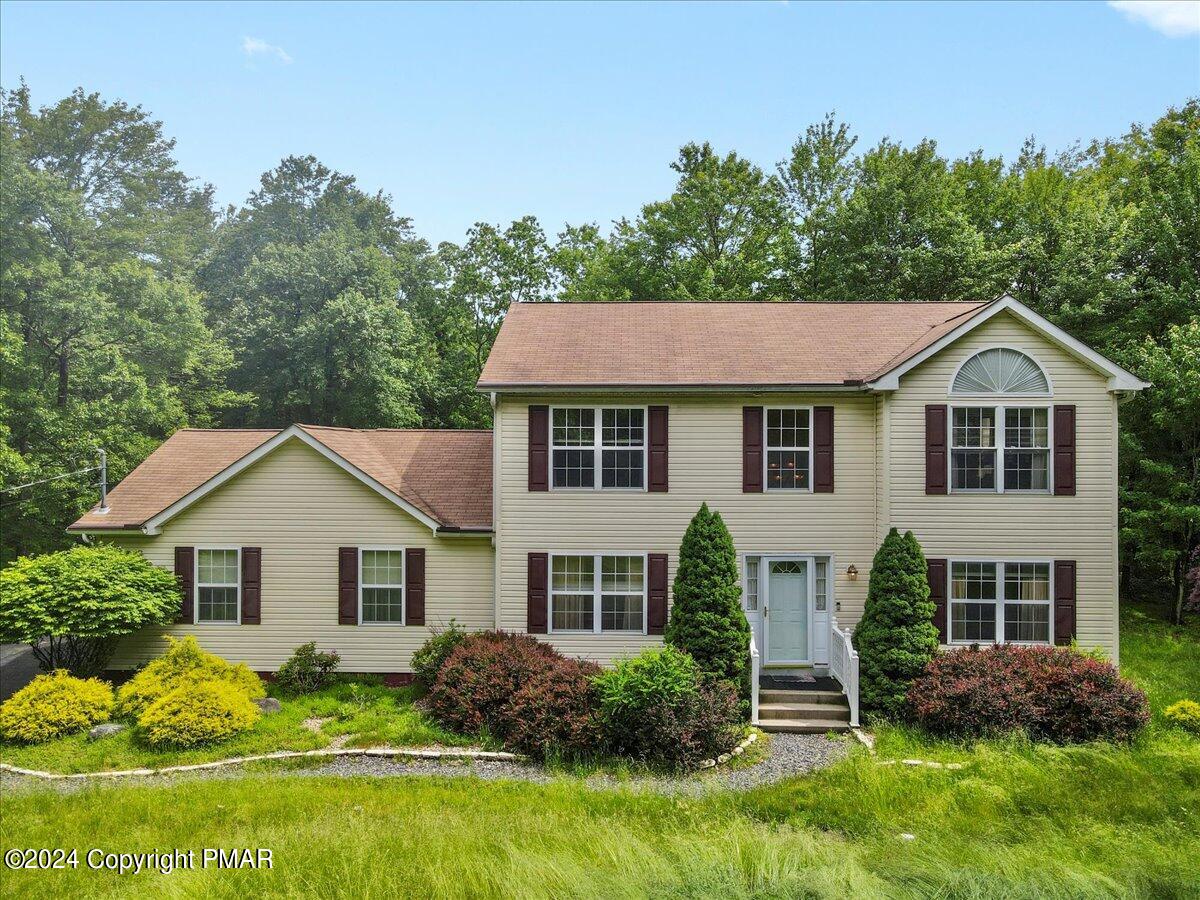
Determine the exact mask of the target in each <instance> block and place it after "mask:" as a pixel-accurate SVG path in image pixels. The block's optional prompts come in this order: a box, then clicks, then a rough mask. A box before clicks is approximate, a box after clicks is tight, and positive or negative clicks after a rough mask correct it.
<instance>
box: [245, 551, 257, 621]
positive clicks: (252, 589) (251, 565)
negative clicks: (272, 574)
mask: <svg viewBox="0 0 1200 900" xmlns="http://www.w3.org/2000/svg"><path fill="white" fill-rule="evenodd" d="M261 601H262V548H261V547H243V548H242V624H243V625H257V624H259V622H260V618H259V615H260V605H261Z"/></svg>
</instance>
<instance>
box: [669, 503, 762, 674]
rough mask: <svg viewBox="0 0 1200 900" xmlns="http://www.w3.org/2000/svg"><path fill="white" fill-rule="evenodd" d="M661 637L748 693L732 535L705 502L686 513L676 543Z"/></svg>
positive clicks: (746, 642) (745, 630)
mask: <svg viewBox="0 0 1200 900" xmlns="http://www.w3.org/2000/svg"><path fill="white" fill-rule="evenodd" d="M673 590H674V602H673V603H672V606H671V618H670V621H669V622H668V623H667V628H666V635H665V636H666V641H667V643H668V644H672V645H673V646H675V647H678V648H679V649H680V650H686V651H687V652H688V653H690V654H691V655H692V658H693V659H695V660H696V663H697V665H699V667H700V671H701V672H703V673H704V674H705V675H708V676H710V677H713V678H719V679H722V680H724V681H729V682H732V683H733V684H734V685H736V686H737V688H738V690H739V691H740V692H741V693H742V694H743V696H744V697H748V696H749V691H750V650H749V646H750V624H749V622H747V621H746V614H745V612H743V611H742V606H741V596H742V586H741V582H740V580H739V578H738V568H737V555H736V553H735V551H734V549H733V538H732V536H730V534H729V529H728V528H726V527H725V522H724V521H723V520H722V519H721V514H720V513H714V512H710V511H709V508H708V504H707V503H704V504H701V506H700V511H699V512H697V513H696V515H695V516H693V517H692V521H691V522H690V523H689V524H688V527H687V531H686V532H684V535H683V543H682V544H681V545H680V547H679V568H678V569H677V570H676V572H675V584H674V588H673Z"/></svg>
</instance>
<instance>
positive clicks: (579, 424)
mask: <svg viewBox="0 0 1200 900" xmlns="http://www.w3.org/2000/svg"><path fill="white" fill-rule="evenodd" d="M550 447H551V457H552V460H553V461H552V464H551V468H552V474H553V485H554V487H556V488H591V489H596V488H600V489H605V488H628V489H633V490H641V489H643V488H644V487H645V484H646V410H645V408H644V407H637V406H634V407H611V406H595V407H593V406H582V407H555V408H554V410H553V411H552V414H551V427H550ZM597 472H599V474H598V475H597Z"/></svg>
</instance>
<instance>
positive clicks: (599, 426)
mask: <svg viewBox="0 0 1200 900" xmlns="http://www.w3.org/2000/svg"><path fill="white" fill-rule="evenodd" d="M559 409H590V410H592V411H593V412H594V413H595V416H596V418H595V428H594V432H593V438H592V466H593V469H592V472H593V476H592V486H591V487H590V488H589V487H557V486H556V485H555V484H554V451H555V450H586V449H587V447H586V446H575V447H569V446H563V445H559V444H555V443H554V412H555V410H559ZM606 409H640V410H641V411H642V444H641V447H640V448H639V447H634V446H628V447H607V448H606V447H605V446H604V410H606ZM549 438H550V440H549V441H548V442H547V445H548V446H549V448H550V452H549V453H548V454H547V456H548V457H549V458H548V459H547V460H546V465H547V467H548V468H549V471H548V472H547V476H548V477H547V479H546V481H547V483H548V484H549V486H550V490H551V491H563V492H564V493H580V492H582V493H592V492H594V491H614V492H617V493H629V494H644V493H645V492H646V491H647V490H648V488H649V485H648V484H647V481H648V479H649V477H650V471H649V466H650V409H649V407H647V406H641V405H639V404H636V403H632V404H629V403H604V404H601V405H599V406H597V405H595V404H592V403H581V404H578V405H571V404H566V405H560V406H551V407H550V435H549ZM606 449H607V450H638V449H640V450H641V451H642V486H641V487H602V485H603V482H604V467H603V461H604V453H603V451H604V450H606ZM583 555H586V554H583Z"/></svg>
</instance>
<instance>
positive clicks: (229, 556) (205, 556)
mask: <svg viewBox="0 0 1200 900" xmlns="http://www.w3.org/2000/svg"><path fill="white" fill-rule="evenodd" d="M241 563H242V551H241V550H239V549H238V548H236V547H212V548H203V547H199V548H197V549H196V622H197V623H198V624H222V625H236V624H237V623H238V622H239V621H241V615H240V612H241V605H242V604H241V601H242V579H241V571H242V565H241Z"/></svg>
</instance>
